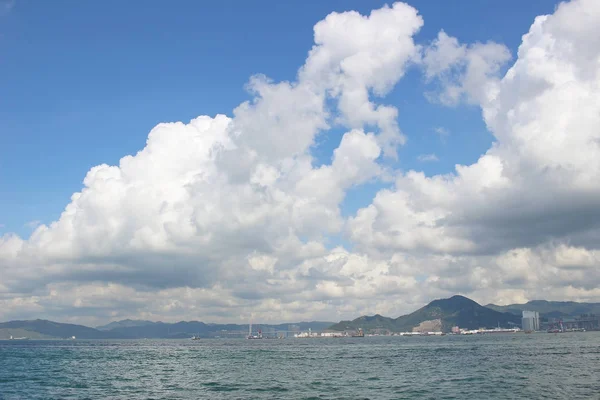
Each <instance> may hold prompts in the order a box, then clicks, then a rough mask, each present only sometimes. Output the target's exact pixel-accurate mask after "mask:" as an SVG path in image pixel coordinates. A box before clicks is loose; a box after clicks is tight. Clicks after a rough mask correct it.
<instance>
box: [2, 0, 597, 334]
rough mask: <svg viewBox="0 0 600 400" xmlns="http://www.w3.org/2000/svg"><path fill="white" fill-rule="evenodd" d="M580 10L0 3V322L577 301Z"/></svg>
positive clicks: (587, 191) (592, 179) (582, 134)
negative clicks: (461, 298) (448, 302)
mask: <svg viewBox="0 0 600 400" xmlns="http://www.w3.org/2000/svg"><path fill="white" fill-rule="evenodd" d="M599 19H600V3H598V2H596V1H594V0H574V1H571V2H566V3H559V2H557V1H551V0H535V1H528V2H522V1H517V0H509V1H504V2H474V1H473V2H463V1H442V0H439V1H420V0H415V1H412V2H408V3H400V2H399V3H387V4H386V3H384V2H381V1H328V2H320V1H307V2H302V3H300V2H279V1H263V2H259V3H258V4H250V3H249V2H238V1H222V2H214V3H212V2H196V1H186V0H178V1H175V2H163V1H158V0H150V1H145V2H141V1H131V2H121V1H112V0H108V1H102V2H99V1H96V2H92V1H88V2H70V1H66V0H64V1H63V0H59V1H55V2H35V1H32V0H15V1H7V0H0V320H9V319H29V318H47V319H53V320H58V321H65V322H74V323H85V324H89V325H94V324H101V323H105V322H107V321H110V320H118V319H125V318H141V319H151V320H163V321H178V320H203V321H206V322H242V321H247V320H249V319H252V320H254V321H257V322H263V321H264V322H286V321H297V320H309V319H318V320H329V321H337V320H340V319H348V318H355V317H358V316H360V315H364V314H375V313H379V314H383V315H389V316H394V317H395V316H398V315H401V314H404V313H407V312H410V311H413V310H414V309H416V308H418V307H420V306H422V305H424V304H426V303H427V302H429V301H431V300H433V299H435V298H441V297H449V296H452V295H454V294H463V295H465V296H468V297H470V298H473V299H474V300H476V301H478V302H480V303H482V304H487V303H489V302H494V303H497V304H510V303H515V302H525V301H528V300H532V299H542V298H543V299H553V300H575V301H600V289H598V287H600V268H599V265H600V263H599V260H600V252H599V250H598V243H600V242H599V241H598V238H599V237H600V229H599V228H600V212H599V211H598V207H597V205H598V204H599V201H600V187H599V186H598V184H597V183H596V182H598V181H599V180H598V178H599V177H598V175H600V129H599V126H600V101H599V100H600V42H598V40H596V38H597V37H598V35H599V34H600V32H598V30H600V28H599V26H600V25H599V24H597V21H598V20H599Z"/></svg>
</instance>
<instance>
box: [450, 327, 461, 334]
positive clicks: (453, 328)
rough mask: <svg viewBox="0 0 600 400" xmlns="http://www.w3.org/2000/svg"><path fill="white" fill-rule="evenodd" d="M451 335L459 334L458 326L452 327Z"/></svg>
mask: <svg viewBox="0 0 600 400" xmlns="http://www.w3.org/2000/svg"><path fill="white" fill-rule="evenodd" d="M452 333H460V328H459V327H458V326H453V327H452Z"/></svg>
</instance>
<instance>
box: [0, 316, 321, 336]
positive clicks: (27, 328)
mask: <svg viewBox="0 0 600 400" xmlns="http://www.w3.org/2000/svg"><path fill="white" fill-rule="evenodd" d="M331 324H332V323H331V322H319V321H312V322H296V323H288V324H279V325H268V324H260V325H255V328H254V329H255V330H257V329H261V330H262V331H263V332H265V333H268V332H277V331H287V330H288V328H289V326H290V325H294V326H295V327H296V329H298V330H301V331H306V330H308V329H309V328H310V329H312V330H314V331H321V330H323V329H325V328H327V327H328V326H330V325H331ZM247 333H248V325H247V324H241V325H240V324H206V323H204V322H199V321H181V322H176V323H165V322H152V321H143V320H123V321H117V322H111V323H110V324H107V325H103V326H99V327H97V328H90V327H87V326H83V325H73V324H63V323H59V322H53V321H47V320H41V319H37V320H29V321H9V322H3V323H0V340H1V339H8V338H10V336H14V337H28V338H30V339H67V338H70V337H71V336H75V337H76V338H77V339H142V338H148V339H184V338H189V337H191V336H193V335H199V336H200V337H206V338H209V337H217V336H219V337H243V336H245V335H247Z"/></svg>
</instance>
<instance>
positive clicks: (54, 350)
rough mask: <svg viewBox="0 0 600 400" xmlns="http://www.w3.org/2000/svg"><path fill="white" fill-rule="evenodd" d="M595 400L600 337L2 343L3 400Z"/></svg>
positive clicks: (0, 391) (0, 393)
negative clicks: (413, 399)
mask: <svg viewBox="0 0 600 400" xmlns="http://www.w3.org/2000/svg"><path fill="white" fill-rule="evenodd" d="M105 398H106V399H412V398H415V399H416V398H418V399H465V398H469V399H600V332H581V333H564V334H548V333H539V334H531V335H526V334H495V335H475V336H443V337H410V338H409V337H365V338H344V339H334V338H327V339H284V340H244V339H203V340H197V341H192V340H121V341H102V340H89V341H83V340H82V341H80V340H75V341H0V399H2V400H4V399H7V400H8V399H105Z"/></svg>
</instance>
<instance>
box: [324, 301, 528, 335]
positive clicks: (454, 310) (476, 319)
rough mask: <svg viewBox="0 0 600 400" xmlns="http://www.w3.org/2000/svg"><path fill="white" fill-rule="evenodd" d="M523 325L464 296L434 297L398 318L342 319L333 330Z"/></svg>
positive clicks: (437, 328)
mask: <svg viewBox="0 0 600 400" xmlns="http://www.w3.org/2000/svg"><path fill="white" fill-rule="evenodd" d="M520 324H521V317H520V316H517V315H514V314H511V313H504V312H499V311H495V310H492V309H490V308H487V307H483V306H482V305H480V304H478V303H476V302H474V301H473V300H471V299H468V298H466V297H463V296H453V297H451V298H449V299H440V300H434V301H432V302H431V303H429V304H427V305H426V306H425V307H422V308H420V309H418V310H417V311H415V312H413V313H411V314H408V315H403V316H401V317H398V318H395V319H394V318H387V317H383V316H381V315H375V316H372V317H368V316H363V317H360V318H357V319H355V320H353V321H341V322H339V323H337V324H335V325H333V326H331V327H330V329H333V330H338V331H341V330H353V329H358V328H362V329H363V330H365V331H367V332H368V331H369V330H373V329H389V330H390V331H393V332H410V331H412V330H413V328H415V327H420V328H421V329H422V330H431V331H435V330H442V331H444V332H447V331H449V330H450V329H451V328H452V327H453V326H459V327H461V328H466V329H477V328H481V327H485V328H493V327H496V326H498V325H500V326H501V327H512V326H515V325H516V326H520Z"/></svg>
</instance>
